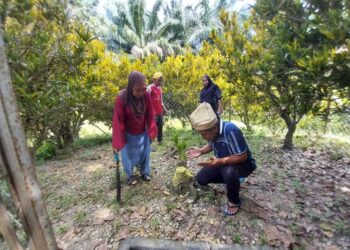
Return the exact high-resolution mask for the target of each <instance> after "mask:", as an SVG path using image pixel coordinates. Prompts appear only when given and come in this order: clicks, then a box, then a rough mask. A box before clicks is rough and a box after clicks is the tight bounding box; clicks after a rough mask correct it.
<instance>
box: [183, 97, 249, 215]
mask: <svg viewBox="0 0 350 250" xmlns="http://www.w3.org/2000/svg"><path fill="white" fill-rule="evenodd" d="M190 121H191V124H192V126H193V128H194V129H195V130H197V131H198V132H199V133H200V134H201V136H202V137H203V139H205V140H207V141H208V144H207V145H205V146H204V147H202V148H192V149H189V150H188V151H187V152H186V155H187V157H188V158H189V159H193V158H196V157H199V156H201V155H203V154H207V153H209V152H211V151H214V155H215V158H210V159H209V160H207V161H202V162H198V163H197V164H198V165H199V166H201V167H202V169H201V170H200V171H199V172H198V174H197V176H196V180H197V182H198V183H199V184H200V185H203V186H205V185H208V184H209V183H224V184H226V190H227V203H226V204H225V205H224V206H223V207H222V208H221V209H220V211H221V212H222V213H223V214H224V215H226V216H233V215H235V214H237V213H238V211H239V209H240V205H241V201H240V199H239V189H240V180H239V178H240V177H247V176H249V175H250V174H251V173H252V172H253V171H254V170H255V169H256V165H255V160H254V159H253V157H252V154H251V152H250V150H249V148H248V145H247V143H246V141H245V139H244V136H243V134H242V131H241V130H240V129H239V128H238V127H237V126H236V125H234V124H233V123H231V122H224V121H222V120H220V119H218V118H217V115H216V114H215V112H214V111H213V109H212V108H211V106H210V104H208V103H205V102H204V103H202V104H200V105H199V106H198V108H197V109H196V110H195V111H193V113H192V114H191V115H190Z"/></svg>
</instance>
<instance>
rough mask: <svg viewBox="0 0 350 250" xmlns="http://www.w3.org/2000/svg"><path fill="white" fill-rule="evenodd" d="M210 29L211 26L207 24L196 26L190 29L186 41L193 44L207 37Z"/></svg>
mask: <svg viewBox="0 0 350 250" xmlns="http://www.w3.org/2000/svg"><path fill="white" fill-rule="evenodd" d="M211 30H212V28H211V27H208V26H201V27H197V28H196V29H194V30H192V33H191V34H190V36H189V37H188V39H187V43H189V44H191V45H195V44H197V43H200V42H202V41H204V40H206V39H208V37H209V34H210V31H211Z"/></svg>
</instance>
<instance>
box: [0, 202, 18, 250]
mask: <svg viewBox="0 0 350 250" xmlns="http://www.w3.org/2000/svg"><path fill="white" fill-rule="evenodd" d="M8 213H9V212H8V211H7V209H6V207H5V205H4V203H3V200H2V198H1V195H0V232H1V234H2V235H3V236H4V238H5V241H6V242H7V245H8V247H9V248H10V249H14V250H22V249H23V247H22V245H21V243H20V242H19V240H18V237H17V234H16V231H15V229H14V228H13V225H12V221H11V218H10V216H9V214H8Z"/></svg>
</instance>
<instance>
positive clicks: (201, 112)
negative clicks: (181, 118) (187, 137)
mask: <svg viewBox="0 0 350 250" xmlns="http://www.w3.org/2000/svg"><path fill="white" fill-rule="evenodd" d="M217 120H218V118H217V116H216V114H215V112H214V110H213V108H212V107H211V106H210V104H209V103H207V102H203V103H201V104H200V105H199V106H198V107H197V108H196V109H195V111H193V112H192V114H191V115H190V121H191V124H192V127H193V128H194V129H195V130H207V129H210V128H212V127H214V126H215V124H216V122H217Z"/></svg>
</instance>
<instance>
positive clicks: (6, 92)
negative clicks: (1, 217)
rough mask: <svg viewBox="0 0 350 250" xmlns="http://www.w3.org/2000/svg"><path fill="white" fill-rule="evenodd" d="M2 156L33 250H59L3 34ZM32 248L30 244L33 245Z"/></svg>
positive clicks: (0, 42) (0, 73) (0, 90)
mask: <svg viewBox="0 0 350 250" xmlns="http://www.w3.org/2000/svg"><path fill="white" fill-rule="evenodd" d="M0 128H1V129H0V154H1V158H2V160H1V162H2V164H1V165H3V166H1V167H4V169H6V172H7V173H8V179H9V181H10V182H11V185H12V186H13V192H15V197H14V199H18V201H19V203H20V206H21V208H22V209H19V211H22V216H20V217H21V218H22V223H23V224H24V225H26V226H24V228H25V229H27V230H26V233H27V235H28V238H30V242H32V244H33V246H34V249H57V244H56V240H55V237H54V234H53V231H52V228H51V224H50V220H49V217H48V214H47V212H46V208H45V205H44V203H43V200H42V197H41V191H40V187H39V185H38V183H37V180H36V177H35V173H34V164H33V161H32V157H31V155H30V153H29V150H28V147H27V145H26V138H25V135H24V130H23V127H22V124H21V121H20V116H19V112H18V108H17V105H16V98H15V94H14V91H13V87H12V84H11V78H10V72H9V68H8V64H7V60H6V55H5V46H4V41H3V39H2V33H1V31H0ZM30 244H31V243H30Z"/></svg>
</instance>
